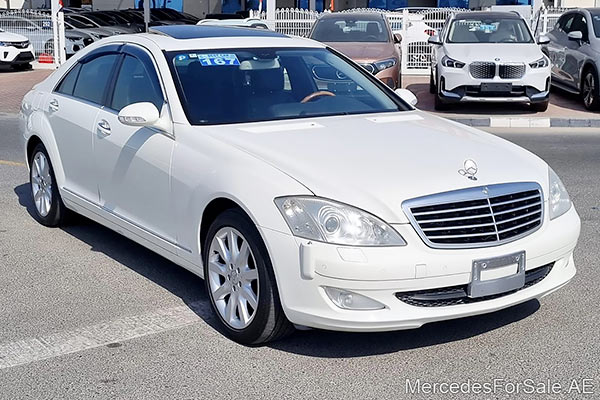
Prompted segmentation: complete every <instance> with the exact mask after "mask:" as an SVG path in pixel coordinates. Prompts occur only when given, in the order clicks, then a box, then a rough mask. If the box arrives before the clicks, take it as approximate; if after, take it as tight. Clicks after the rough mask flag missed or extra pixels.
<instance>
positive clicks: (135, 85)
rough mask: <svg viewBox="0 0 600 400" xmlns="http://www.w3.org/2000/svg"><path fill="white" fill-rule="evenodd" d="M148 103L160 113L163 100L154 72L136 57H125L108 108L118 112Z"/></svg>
mask: <svg viewBox="0 0 600 400" xmlns="http://www.w3.org/2000/svg"><path fill="white" fill-rule="evenodd" d="M140 102H149V103H152V104H154V105H155V106H156V108H158V110H159V111H160V110H161V108H162V106H163V103H164V98H163V94H162V91H161V89H160V84H159V81H158V77H157V75H156V71H155V70H154V69H152V70H151V71H148V68H146V66H145V65H144V64H143V63H142V62H141V61H140V60H139V59H138V58H136V57H132V56H130V55H127V56H125V60H123V64H122V65H121V70H120V71H119V76H118V77H117V82H116V85H115V91H114V93H113V96H112V101H111V103H110V108H112V109H114V110H117V111H120V110H121V109H122V108H123V107H125V106H128V105H129V104H133V103H140Z"/></svg>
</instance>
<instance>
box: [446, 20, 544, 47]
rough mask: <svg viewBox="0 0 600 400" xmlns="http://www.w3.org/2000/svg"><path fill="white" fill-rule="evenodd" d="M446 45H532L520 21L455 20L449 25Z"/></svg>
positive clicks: (527, 31)
mask: <svg viewBox="0 0 600 400" xmlns="http://www.w3.org/2000/svg"><path fill="white" fill-rule="evenodd" d="M447 42H448V43H533V38H532V37H531V34H530V33H529V29H527V26H526V25H525V22H524V21H523V20H522V19H517V18H481V19H456V20H454V21H452V25H450V31H449V32H448V39H447Z"/></svg>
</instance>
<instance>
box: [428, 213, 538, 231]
mask: <svg viewBox="0 0 600 400" xmlns="http://www.w3.org/2000/svg"><path fill="white" fill-rule="evenodd" d="M538 212H539V211H538ZM518 218H522V217H518ZM484 226H494V223H493V222H490V223H489V224H476V225H458V226H453V227H450V228H448V227H445V226H444V227H439V228H423V230H424V231H444V230H448V229H469V228H482V227H484Z"/></svg>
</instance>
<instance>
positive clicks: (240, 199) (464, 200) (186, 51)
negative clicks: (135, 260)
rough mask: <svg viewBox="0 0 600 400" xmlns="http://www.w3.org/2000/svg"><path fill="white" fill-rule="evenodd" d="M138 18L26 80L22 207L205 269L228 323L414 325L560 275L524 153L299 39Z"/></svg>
mask: <svg viewBox="0 0 600 400" xmlns="http://www.w3.org/2000/svg"><path fill="white" fill-rule="evenodd" d="M155 29H156V30H155V31H154V32H152V33H147V34H137V35H124V36H115V37H111V38H107V39H103V40H101V41H99V42H97V43H94V44H93V45H90V46H89V47H86V48H85V49H84V50H82V51H80V52H79V53H77V55H75V56H74V57H72V58H71V59H70V60H69V61H68V62H67V63H66V64H64V65H63V66H61V67H60V68H59V69H57V70H56V72H54V73H53V74H52V75H51V76H50V77H48V78H47V79H46V80H45V81H44V82H42V83H40V84H39V85H37V86H36V87H35V88H34V89H32V90H31V92H29V93H28V94H27V95H26V96H25V98H24V100H23V104H22V109H21V122H22V129H23V138H24V141H25V145H24V149H25V156H26V157H27V162H28V164H29V166H30V171H31V173H30V177H31V193H32V196H33V201H34V203H35V210H36V214H37V215H36V216H37V219H38V220H39V221H40V222H41V223H42V224H44V225H47V226H57V225H60V224H62V223H64V221H65V218H66V217H67V215H68V213H69V210H70V211H73V212H75V213H79V214H83V215H85V216H87V217H89V218H91V219H93V220H95V221H98V222H99V223H101V224H103V225H106V226H108V227H109V228H111V229H114V230H115V231H117V232H119V233H121V234H123V235H124V236H126V237H128V238H130V239H132V240H134V241H136V242H138V243H140V244H142V245H143V246H146V247H148V248H150V249H152V250H153V251H155V252H156V253H158V254H160V255H162V256H163V257H166V258H167V259H169V260H172V261H173V262H175V263H177V264H179V265H181V266H182V267H184V268H187V269H189V270H190V271H192V272H193V273H195V274H197V275H199V276H201V277H204V281H205V282H206V289H207V293H208V297H209V299H210V302H211V304H212V306H213V308H214V311H215V313H216V315H217V316H218V320H219V321H220V324H221V325H222V330H223V332H224V333H225V334H227V335H228V336H229V337H231V338H233V339H234V340H236V341H239V342H241V343H248V344H250V343H251V344H257V343H264V342H267V341H270V340H274V339H277V338H280V337H282V336H284V335H285V334H286V333H289V332H290V331H292V330H293V328H294V326H298V327H314V328H324V329H333V330H344V331H386V330H396V329H407V328H417V327H420V326H421V325H423V324H426V323H428V322H432V321H438V320H445V319H451V318H459V317H465V316H470V315H476V314H482V313H486V312H491V311H496V310H499V309H502V308H506V307H510V306H512V305H514V304H518V303H522V302H525V301H528V300H531V299H539V298H541V297H543V296H545V295H547V294H549V293H551V292H553V291H554V290H556V289H558V288H560V287H562V286H563V285H565V284H566V283H567V282H568V281H569V280H570V279H571V278H573V276H574V274H575V264H574V262H573V249H574V248H575V245H576V243H577V239H578V236H579V230H580V221H579V217H578V215H577V213H576V211H575V209H574V207H573V205H572V204H571V201H570V199H569V195H568V194H567V191H566V189H565V187H564V185H563V184H562V182H561V181H560V179H559V177H558V176H557V175H556V174H555V173H554V172H553V170H552V169H551V168H550V167H549V166H548V165H547V164H546V163H545V162H544V161H543V160H541V159H540V158H538V157H536V156H535V155H533V154H531V153H530V152H528V151H526V150H524V149H522V148H520V147H518V146H516V145H514V144H512V143H510V142H507V141H505V140H502V139H500V138H498V137H496V136H493V135H491V134H487V133H484V132H481V131H478V130H476V129H472V128H469V127H467V126H463V125H460V124H458V123H454V122H450V121H446V120H444V119H441V118H438V117H435V116H432V115H429V114H427V113H424V112H421V111H418V110H415V109H414V108H413V107H412V106H411V105H409V102H407V101H405V100H402V97H401V96H404V98H406V99H408V98H409V97H410V96H408V94H407V93H406V92H399V95H398V94H396V93H394V92H393V91H392V90H391V89H389V88H388V87H387V86H385V85H384V84H383V83H381V82H380V81H378V80H377V79H376V78H374V77H373V76H372V75H370V74H369V73H368V72H366V71H364V70H363V69H362V68H361V67H360V66H358V65H357V64H355V63H353V62H351V61H349V60H348V59H347V58H345V57H344V56H342V55H340V54H338V53H337V52H335V51H334V50H332V49H330V48H327V47H326V46H325V45H323V44H320V43H317V42H314V41H311V40H307V39H301V38H292V37H287V36H284V35H281V34H278V33H275V32H271V31H267V30H257V29H245V28H233V27H217V26H167V27H159V28H155ZM201 292H202V290H201V289H200V288H199V293H201Z"/></svg>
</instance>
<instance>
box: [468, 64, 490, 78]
mask: <svg viewBox="0 0 600 400" xmlns="http://www.w3.org/2000/svg"><path fill="white" fill-rule="evenodd" d="M469 72H471V76H472V77H473V78H475V79H492V78H493V77H494V76H496V63H493V62H487V61H475V62H472V63H471V64H470V65H469Z"/></svg>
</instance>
